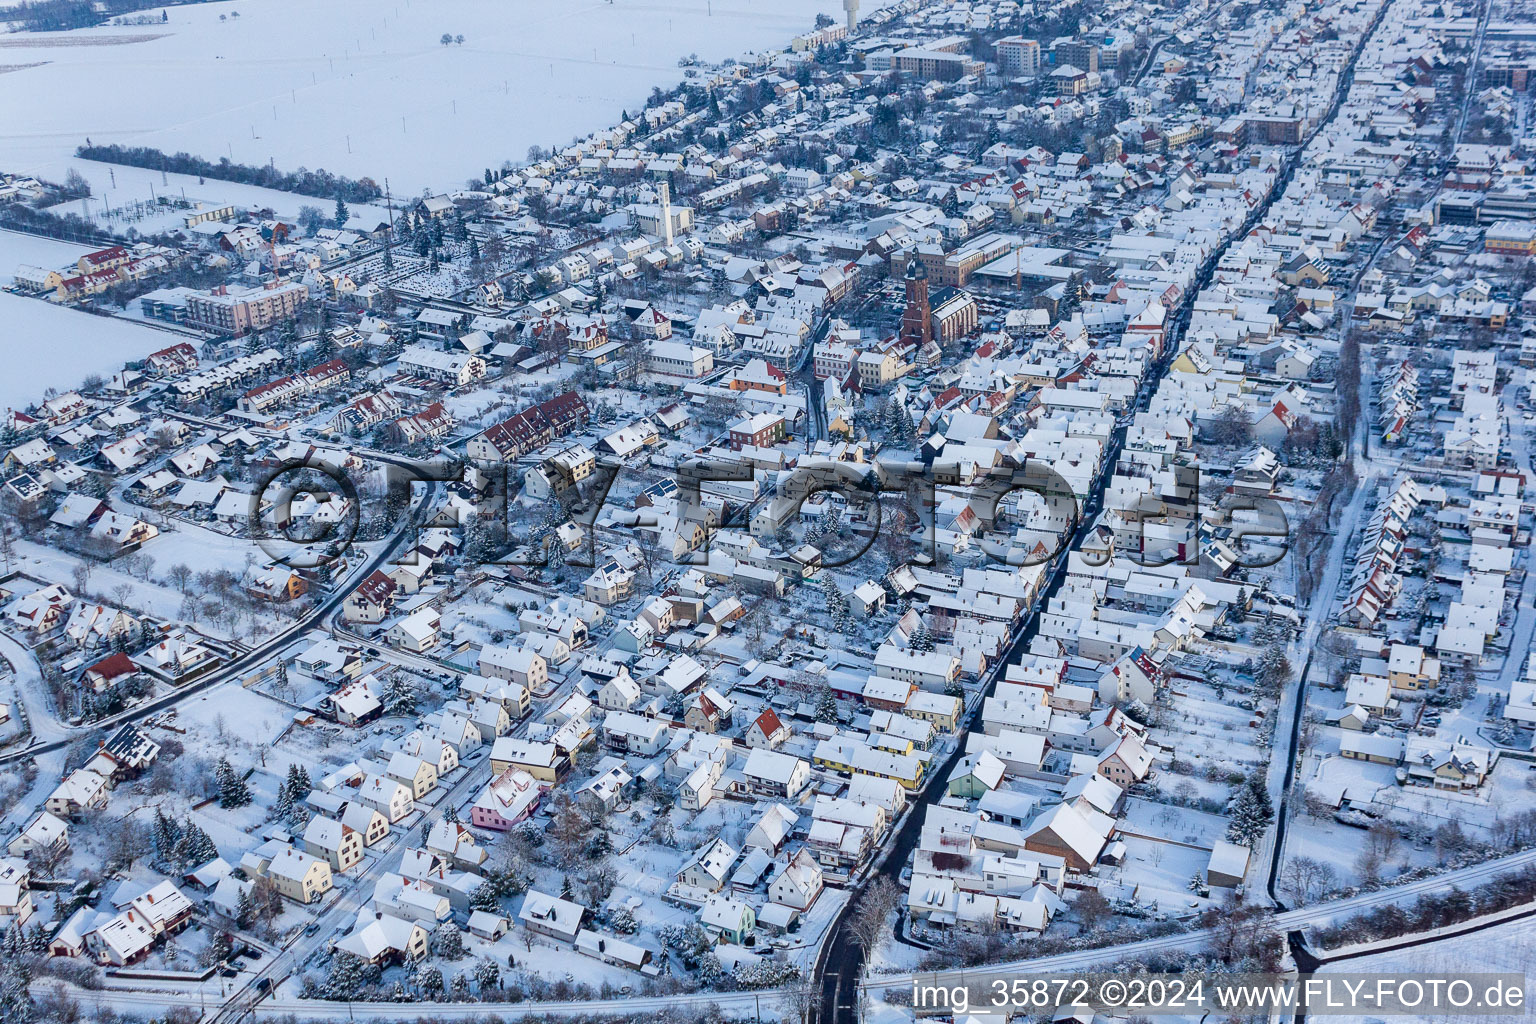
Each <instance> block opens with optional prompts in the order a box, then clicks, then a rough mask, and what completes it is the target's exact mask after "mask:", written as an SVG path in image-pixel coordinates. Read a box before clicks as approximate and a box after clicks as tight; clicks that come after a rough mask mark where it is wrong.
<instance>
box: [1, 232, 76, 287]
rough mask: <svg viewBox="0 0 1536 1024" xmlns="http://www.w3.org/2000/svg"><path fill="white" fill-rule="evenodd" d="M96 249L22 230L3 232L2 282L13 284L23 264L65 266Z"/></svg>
mask: <svg viewBox="0 0 1536 1024" xmlns="http://www.w3.org/2000/svg"><path fill="white" fill-rule="evenodd" d="M94 248H95V247H94V246H88V245H76V244H74V243H73V242H61V241H59V240H58V239H55V238H43V237H42V236H40V235H28V234H24V233H22V232H20V231H0V285H8V284H10V283H11V281H12V278H13V277H14V276H15V274H16V268H17V267H18V266H20V265H21V264H23V263H29V264H31V265H33V266H36V267H62V266H64V265H65V264H66V263H72V262H74V261H75V260H78V259H79V258H80V257H81V256H84V255H85V254H86V253H88V252H91V251H92V250H93V249H94Z"/></svg>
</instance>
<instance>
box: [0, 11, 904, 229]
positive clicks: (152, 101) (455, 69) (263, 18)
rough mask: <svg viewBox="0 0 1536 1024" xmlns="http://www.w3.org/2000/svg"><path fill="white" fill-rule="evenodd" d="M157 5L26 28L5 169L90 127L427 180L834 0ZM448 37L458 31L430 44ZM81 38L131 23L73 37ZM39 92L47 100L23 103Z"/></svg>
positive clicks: (610, 106) (8, 86) (4, 82)
mask: <svg viewBox="0 0 1536 1024" xmlns="http://www.w3.org/2000/svg"><path fill="white" fill-rule="evenodd" d="M884 2H885V0H864V3H863V5H862V6H863V7H864V9H865V11H866V12H868V11H870V10H874V9H875V8H877V7H880V6H882V5H883V3H884ZM167 10H168V12H169V20H168V21H167V22H166V23H165V24H164V25H152V26H138V27H132V28H121V29H111V28H104V29H92V30H89V31H87V32H80V33H58V34H48V35H29V36H28V37H27V43H28V44H29V45H28V47H27V49H26V50H25V54H26V58H27V61H28V62H29V63H30V62H32V61H46V63H43V64H41V65H39V66H36V67H28V68H23V69H21V70H17V71H13V72H11V73H10V74H7V75H4V76H0V100H3V102H0V149H3V150H4V152H5V153H6V154H7V157H8V161H9V164H10V168H9V169H12V170H27V171H31V172H33V173H37V174H42V175H45V176H48V177H52V178H54V179H58V180H61V179H62V178H63V176H64V173H65V171H66V170H67V168H68V167H69V166H70V165H71V164H72V163H77V161H73V160H72V158H71V156H72V153H73V151H74V148H75V146H77V145H79V144H80V143H82V142H84V141H85V139H86V138H87V137H89V138H90V139H91V140H92V141H93V142H97V143H111V142H115V143H123V144H127V145H147V146H155V147H158V148H160V149H163V150H165V151H167V152H171V153H174V152H177V151H178V150H185V151H187V152H190V153H195V154H197V155H200V156H203V157H206V158H208V159H215V160H216V159H218V158H219V157H222V156H229V157H231V158H232V159H234V160H236V161H239V162H243V163H251V164H265V163H267V162H268V161H269V160H271V161H274V162H275V163H276V164H277V166H278V167H279V168H288V169H296V168H298V167H300V166H304V167H309V168H317V167H324V168H326V169H327V170H330V171H333V172H335V173H337V174H345V175H348V176H350V177H353V178H359V177H363V176H371V177H374V178H376V179H378V180H379V181H380V182H381V183H382V180H383V179H384V178H385V177H386V176H387V177H389V178H390V184H391V185H392V187H393V189H394V191H395V192H396V194H412V193H416V192H418V191H420V190H421V189H422V188H431V189H433V190H440V189H443V188H450V187H454V186H456V185H461V184H462V183H463V181H464V180H465V179H466V178H468V177H470V176H476V175H479V174H480V173H481V171H482V170H483V169H484V168H485V167H487V166H500V164H501V162H502V161H503V160H507V159H511V160H521V159H523V158H524V156H525V155H526V153H527V150H528V147H529V146H530V145H535V144H537V145H540V146H545V147H548V146H551V145H565V144H567V143H568V142H569V141H570V140H571V138H572V137H573V136H576V135H582V134H586V133H587V132H590V131H593V130H595V129H598V128H603V127H606V126H608V125H610V124H612V123H613V122H615V121H616V120H617V119H618V116H619V114H620V112H621V111H623V110H628V111H630V112H631V113H633V112H635V111H638V110H640V109H641V108H643V107H644V106H645V101H646V98H647V96H648V95H649V93H650V91H651V88H652V87H653V86H656V85H661V86H670V85H671V84H673V83H675V82H677V81H678V80H680V79H681V77H682V76H683V69H681V68H679V67H678V66H677V61H678V58H680V57H683V56H686V55H688V54H690V53H697V54H698V56H699V57H700V58H703V59H706V60H721V59H724V58H727V57H736V56H740V55H741V54H743V53H744V52H747V51H749V50H754V49H763V48H767V47H769V46H782V45H784V44H785V43H787V42H788V41H789V39H790V38H791V37H792V36H794V35H796V34H798V33H800V32H805V31H808V30H809V29H810V28H811V27H812V24H813V21H814V19H815V16H816V15H817V14H818V13H826V14H829V15H832V16H833V17H835V18H837V19H838V20H839V21H841V20H842V18H843V16H844V15H843V11H842V7H841V4H840V3H838V0H666V2H662V0H614V2H612V3H609V2H606V0H566V2H560V3H550V2H548V0H435V2H432V3H426V2H422V0H417V2H416V3H414V4H413V3H409V2H404V0H402V2H400V3H393V4H380V3H376V2H373V0H331V2H329V3H324V4H316V3H313V2H311V0H263V2H260V3H215V4H198V5H193V6H187V7H171V8H168V9H167ZM236 11H238V13H239V17H233V14H234V12H236ZM221 18H222V19H225V20H221ZM444 33H448V34H450V35H454V36H458V35H462V36H463V37H464V42H463V43H462V44H455V45H448V46H444V45H442V44H441V43H440V41H439V39H440V37H441V36H442V35H443V34H444ZM93 36H107V37H117V38H124V37H128V38H134V37H137V38H136V39H135V41H131V42H124V43H122V44H121V45H106V46H103V45H82V43H83V42H84V40H85V39H86V38H88V37H93ZM54 41H56V42H57V44H58V45H38V44H39V43H51V42H54ZM113 82H132V83H133V86H132V88H114V87H112V86H111V84H110V83H113ZM38 96H47V97H50V99H51V102H48V103H36V102H31V101H30V100H31V98H35V97H38ZM119 173H120V174H121V172H119ZM157 176H158V175H157ZM120 180H121V179H120ZM194 180H195V179H194ZM156 187H157V188H158V187H159V183H158V182H156ZM120 192H121V193H122V194H120V195H119V196H118V197H116V198H115V199H114V205H118V204H120V202H121V201H122V200H124V199H147V198H149V196H148V195H147V194H145V190H143V189H142V188H141V187H140V186H139V185H135V187H134V190H132V191H130V190H129V189H128V188H126V187H120Z"/></svg>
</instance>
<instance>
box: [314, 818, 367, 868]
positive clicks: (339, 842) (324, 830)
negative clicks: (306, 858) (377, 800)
mask: <svg viewBox="0 0 1536 1024" xmlns="http://www.w3.org/2000/svg"><path fill="white" fill-rule="evenodd" d="M304 852H305V853H307V854H310V855H311V856H313V857H324V858H325V860H326V862H327V863H329V864H330V866H331V870H332V871H333V872H340V871H346V870H347V869H348V868H350V867H352V866H353V865H355V864H357V863H359V862H360V861H361V860H362V859H363V837H362V836H361V835H360V834H359V833H357V832H356V831H354V830H353V829H351V828H348V827H347V826H346V825H345V824H343V823H342V822H339V821H336V820H334V819H331V818H327V817H325V816H324V815H316V816H315V817H313V818H311V819H309V824H308V825H307V826H306V827H305V829H304Z"/></svg>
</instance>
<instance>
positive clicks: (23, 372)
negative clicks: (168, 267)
mask: <svg viewBox="0 0 1536 1024" xmlns="http://www.w3.org/2000/svg"><path fill="white" fill-rule="evenodd" d="M4 77H8V76H4ZM0 81H3V77H0ZM15 269H16V268H15V267H14V266H0V273H3V274H4V275H6V276H7V277H9V275H10V274H12V273H14V272H15ZM0 324H4V325H5V332H4V334H3V335H0V357H3V358H4V360H5V372H4V373H0V407H3V408H10V409H24V408H26V407H27V406H28V405H31V404H32V403H33V402H36V401H40V400H41V399H42V397H43V392H44V391H46V390H47V389H48V388H54V389H55V390H58V391H67V390H69V389H70V388H73V387H76V386H77V385H79V383H80V382H81V381H82V380H84V379H85V378H86V377H87V376H89V375H90V374H93V373H99V374H101V375H103V376H108V375H110V374H113V373H116V372H117V371H118V370H121V369H122V368H123V363H125V362H127V361H128V360H131V359H142V358H143V357H145V356H147V355H149V354H150V353H151V352H158V351H159V350H160V349H162V348H165V347H166V346H168V345H174V344H176V342H177V341H178V340H181V339H179V338H178V337H177V336H176V335H174V334H169V333H167V332H165V331H157V330H155V329H153V328H150V327H140V326H138V325H136V324H132V323H129V322H127V321H125V320H120V319H117V318H114V317H105V316H93V315H92V314H90V313H82V312H80V311H79V310H74V309H65V308H63V307H61V306H55V305H52V304H50V303H47V302H43V301H41V300H39V299H29V298H24V297H22V296H20V295H14V294H12V293H10V292H0Z"/></svg>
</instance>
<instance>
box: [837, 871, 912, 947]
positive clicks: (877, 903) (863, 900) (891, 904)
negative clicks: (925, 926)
mask: <svg viewBox="0 0 1536 1024" xmlns="http://www.w3.org/2000/svg"><path fill="white" fill-rule="evenodd" d="M900 905H901V890H900V889H899V888H897V886H896V883H895V882H892V881H891V880H890V879H889V878H887V877H886V876H884V875H880V876H879V877H877V878H876V879H875V880H874V881H873V882H871V883H870V884H869V887H868V888H866V889H865V890H864V892H863V894H862V895H861V896H860V897H859V902H858V903H857V904H855V905H854V908H853V916H852V917H851V918H850V919H849V922H848V926H849V927H850V928H851V929H853V936H854V938H855V939H856V940H857V941H858V943H859V945H860V946H862V947H864V951H865V953H866V954H868V953H873V952H874V950H875V948H876V947H877V946H879V945H880V943H881V942H882V941H883V940H884V939H885V933H886V929H887V928H888V927H889V924H890V922H889V921H888V920H887V919H888V918H889V917H890V916H891V913H892V912H893V911H894V910H895V909H896V908H897V907H899V906H900Z"/></svg>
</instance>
